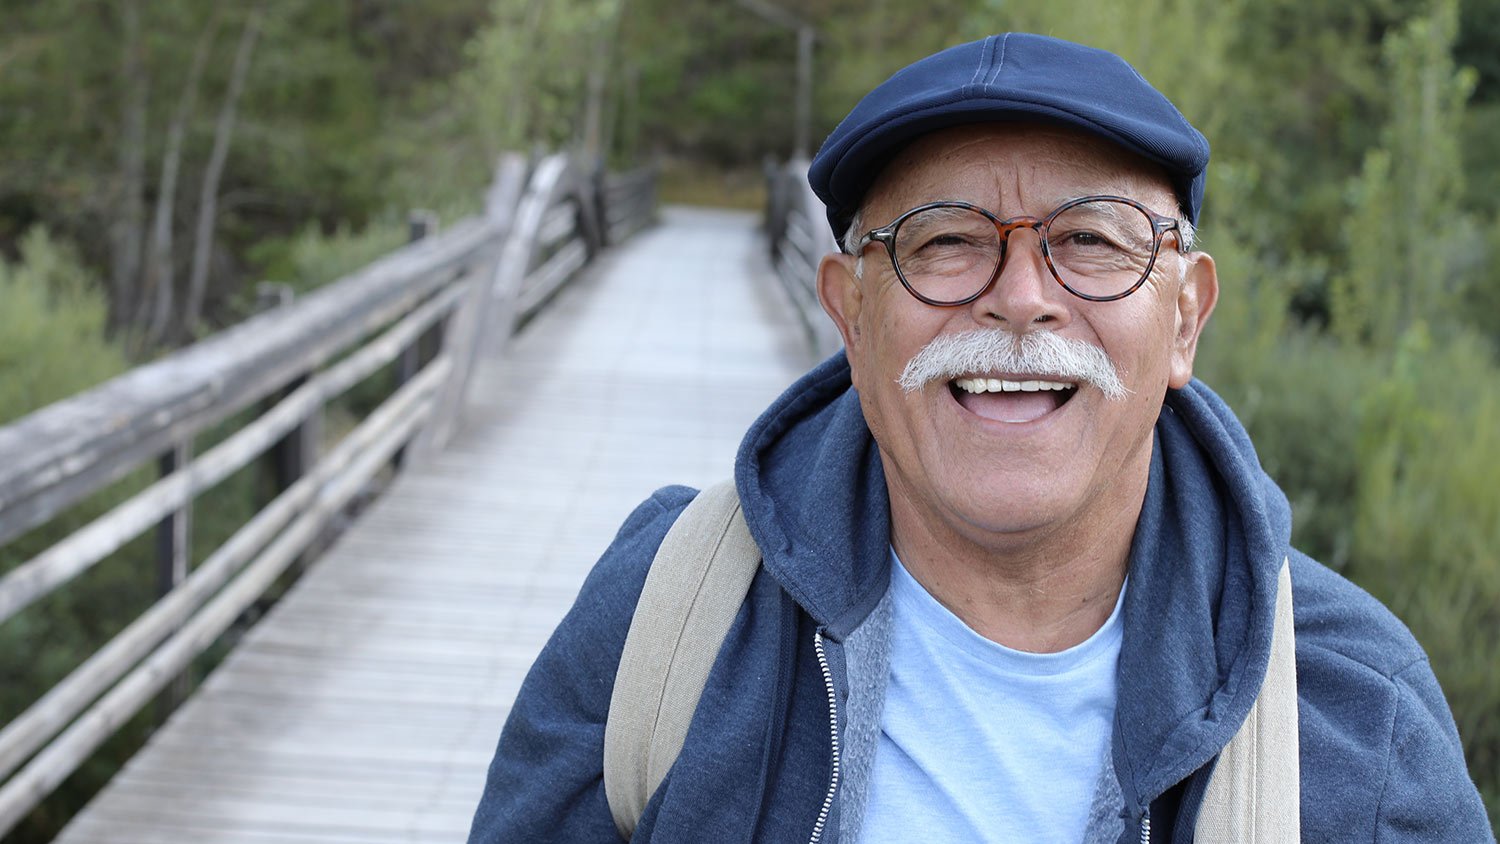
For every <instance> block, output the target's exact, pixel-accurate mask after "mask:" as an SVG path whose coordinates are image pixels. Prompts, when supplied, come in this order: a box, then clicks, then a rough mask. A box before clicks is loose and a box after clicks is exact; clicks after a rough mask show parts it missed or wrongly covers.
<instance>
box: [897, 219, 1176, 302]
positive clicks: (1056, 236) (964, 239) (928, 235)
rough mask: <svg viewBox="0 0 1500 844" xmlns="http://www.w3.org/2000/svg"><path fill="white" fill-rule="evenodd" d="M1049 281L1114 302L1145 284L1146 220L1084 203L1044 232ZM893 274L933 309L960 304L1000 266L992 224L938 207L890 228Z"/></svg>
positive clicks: (1149, 236)
mask: <svg viewBox="0 0 1500 844" xmlns="http://www.w3.org/2000/svg"><path fill="white" fill-rule="evenodd" d="M1045 236H1046V240H1047V244H1046V249H1047V255H1048V257H1049V258H1050V259H1051V260H1050V262H1049V263H1050V266H1051V269H1052V272H1053V275H1055V276H1056V277H1057V280H1058V281H1061V282H1062V283H1063V286H1064V287H1066V288H1068V289H1069V290H1071V291H1073V292H1074V293H1078V294H1081V295H1084V296H1090V297H1109V296H1116V295H1119V294H1121V293H1124V292H1125V291H1127V290H1129V289H1131V288H1132V287H1134V286H1135V285H1136V283H1137V282H1139V281H1140V280H1141V279H1142V278H1144V277H1145V275H1146V272H1147V271H1148V270H1149V268H1150V266H1151V259H1152V253H1153V251H1154V248H1155V243H1156V237H1155V230H1154V227H1153V225H1152V222H1151V218H1150V217H1148V216H1146V214H1145V213H1144V212H1143V211H1141V210H1140V209H1138V208H1136V207H1135V206H1133V205H1130V204H1128V203H1125V202H1118V201H1114V200H1107V199H1097V200H1090V201H1088V202H1083V203H1080V204H1078V205H1074V206H1071V207H1069V208H1068V209H1066V210H1064V211H1062V212H1061V213H1059V214H1058V215H1057V216H1056V217H1053V218H1052V221H1051V223H1050V224H1048V225H1047V226H1046V230H1045ZM892 245H893V246H894V252H895V258H896V269H897V270H898V271H899V272H900V273H901V275H902V277H903V278H904V279H905V280H906V283H907V284H908V285H910V286H911V287H912V289H913V290H915V291H916V292H917V293H919V294H921V295H922V296H923V297H925V298H927V299H930V300H932V301H933V302H938V303H944V302H961V301H963V300H965V299H968V298H969V297H971V296H973V295H975V294H977V293H978V292H979V291H981V290H983V289H984V287H985V285H987V284H989V282H990V279H991V278H992V277H993V276H994V275H995V272H996V270H997V269H999V266H1000V262H1001V260H1002V255H1001V251H1000V249H1001V243H1000V234H999V231H998V230H997V228H996V226H995V224H994V222H992V221H991V220H990V218H988V217H986V216H985V215H984V214H982V213H980V212H979V211H976V210H974V209H972V208H962V207H953V206H940V207H936V208H928V209H924V210H922V211H918V212H917V213H915V214H913V215H911V216H910V217H907V218H906V219H905V220H903V221H902V222H901V224H900V225H899V226H898V227H897V228H896V232H895V240H894V243H893V244H892Z"/></svg>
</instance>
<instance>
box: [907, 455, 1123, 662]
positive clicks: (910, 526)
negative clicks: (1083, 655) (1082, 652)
mask: <svg viewBox="0 0 1500 844" xmlns="http://www.w3.org/2000/svg"><path fill="white" fill-rule="evenodd" d="M893 492H894V490H893ZM1144 499H1145V482H1144V479H1142V482H1141V484H1140V488H1139V490H1132V494H1131V495H1130V497H1129V500H1128V501H1127V502H1121V503H1123V504H1124V505H1125V506H1118V507H1114V508H1111V509H1112V514H1113V515H1112V517H1108V518H1106V519H1104V520H1103V521H1101V520H1098V519H1094V518H1082V519H1070V520H1068V522H1069V526H1076V525H1079V524H1084V525H1090V526H1091V529H1087V530H1072V529H1067V527H1063V528H1053V529H1045V528H1043V529H1036V530H1031V531H1025V532H1022V533H1019V534H1007V535H1003V536H999V537H996V536H983V537H976V536H972V535H964V534H963V533H960V532H956V531H950V530H944V529H942V528H939V529H934V526H935V525H942V522H940V521H939V520H935V519H932V518H927V517H924V515H923V514H920V513H919V512H917V509H916V508H915V507H913V506H911V503H910V500H909V499H906V498H904V497H902V496H898V495H894V494H893V495H892V497H891V544H892V545H893V547H894V548H895V549H896V554H897V555H898V556H900V558H901V562H902V564H903V565H905V566H906V569H907V571H909V572H910V573H911V575H912V577H913V578H915V579H916V580H917V582H918V583H921V584H922V586H923V587H924V588H925V589H926V590H927V591H928V592H929V593H931V594H932V596H933V597H934V598H936V599H937V600H938V602H939V603H941V604H942V605H943V606H945V607H947V608H948V610H949V611H950V612H952V613H953V614H954V615H956V616H958V617H959V618H960V619H962V620H963V622H964V623H965V624H967V625H968V626H969V627H970V628H972V629H973V630H974V631H975V632H977V633H979V634H980V635H981V636H984V637H985V638H987V639H990V640H991V641H994V642H999V643H1000V644H1002V645H1005V646H1006V647H1009V648H1014V649H1016V650H1021V651H1029V652H1032V653H1053V652H1056V651H1061V650H1066V649H1067V648H1071V647H1073V646H1074V645H1077V644H1079V643H1080V642H1083V641H1084V640H1086V639H1088V638H1089V637H1090V636H1092V635H1093V634H1094V633H1095V632H1097V631H1098V630H1099V628H1100V627H1102V626H1103V625H1104V622H1105V621H1107V620H1108V619H1109V616H1110V613H1111V612H1113V610H1114V607H1115V603H1116V601H1117V600H1118V599H1119V596H1120V590H1121V589H1122V588H1123V587H1124V584H1125V574H1126V570H1127V568H1128V565H1129V559H1130V544H1131V540H1132V538H1133V537H1134V535H1135V523H1136V520H1137V518H1138V517H1139V515H1140V508H1141V503H1142V502H1143V501H1144Z"/></svg>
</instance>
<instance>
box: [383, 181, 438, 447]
mask: <svg viewBox="0 0 1500 844" xmlns="http://www.w3.org/2000/svg"><path fill="white" fill-rule="evenodd" d="M437 229H438V217H437V214H436V213H434V212H432V211H428V210H425V209H417V210H414V211H412V212H411V214H409V215H408V216H407V218H406V232H407V234H406V242H407V243H408V244H410V243H416V242H417V241H419V240H424V239H426V238H428V237H431V236H432V235H434V234H436V233H437ZM443 324H444V321H443V320H439V321H437V322H435V323H433V325H432V327H431V328H429V329H427V330H426V331H424V332H422V335H421V336H420V337H418V338H417V339H416V341H414V342H413V343H412V344H411V345H410V346H407V347H406V349H405V350H404V351H402V352H401V357H400V358H399V359H398V360H397V362H396V384H395V386H394V387H393V388H392V389H393V390H399V389H401V386H402V385H403V384H405V383H406V382H408V381H410V380H411V379H413V378H415V377H417V373H418V372H421V371H422V367H424V366H426V365H427V364H428V363H430V362H431V361H432V359H433V358H435V357H437V350H438V349H440V348H441V347H442V342H443ZM406 449H407V446H404V445H403V446H401V447H400V448H399V449H396V454H395V456H394V457H392V458H391V465H392V466H394V467H395V468H396V469H398V470H399V469H400V468H401V467H402V466H403V465H405V463H406V457H407V454H406Z"/></svg>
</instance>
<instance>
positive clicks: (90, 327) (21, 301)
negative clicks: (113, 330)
mask: <svg viewBox="0 0 1500 844" xmlns="http://www.w3.org/2000/svg"><path fill="white" fill-rule="evenodd" d="M105 309H106V305H105V301H104V297H103V295H102V294H101V293H100V292H99V291H98V290H97V289H96V288H95V287H94V286H93V285H92V284H91V283H90V281H89V277H88V272H87V271H86V270H85V269H84V268H83V264H82V262H81V261H80V260H79V258H78V255H77V253H76V252H75V251H74V250H73V249H71V248H69V247H68V245H67V244H64V243H60V242H58V241H56V240H53V239H52V237H51V236H50V235H49V234H48V233H47V231H46V230H45V229H42V228H34V229H31V230H30V231H29V232H27V233H26V234H25V235H23V236H22V238H21V243H20V260H19V261H17V262H15V263H9V262H6V261H4V260H0V424H5V423H7V422H10V421H13V420H15V419H18V418H20V417H21V416H24V415H26V414H27V413H30V412H31V411H33V410H36V409H38V408H41V407H45V406H46V405H48V404H51V403H52V402H55V401H57V400H59V399H63V398H66V397H67V396H70V395H72V394H74V393H77V392H79V391H81V390H84V389H86V388H88V387H92V386H94V385H95V384H98V383H100V382H102V381H105V380H107V379H109V378H111V377H113V376H114V375H117V374H119V373H121V372H124V371H125V369H126V368H127V367H128V363H127V362H126V359H125V355H124V353H123V351H122V350H121V349H119V348H118V347H116V346H115V345H114V344H111V343H109V342H108V341H106V340H105V339H104V336H105Z"/></svg>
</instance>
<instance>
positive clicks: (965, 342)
mask: <svg viewBox="0 0 1500 844" xmlns="http://www.w3.org/2000/svg"><path fill="white" fill-rule="evenodd" d="M984 372H1004V373H1007V374H1013V375H1036V376H1039V377H1051V378H1056V377H1058V376H1061V377H1064V378H1069V379H1073V380H1077V381H1084V382H1087V383H1090V384H1093V385H1094V386H1095V387H1098V388H1099V390H1100V392H1102V393H1104V395H1105V397H1106V398H1109V399H1114V400H1119V399H1123V398H1125V396H1126V394H1128V393H1129V392H1130V391H1129V390H1127V389H1126V388H1125V383H1124V382H1123V381H1121V380H1120V374H1119V372H1118V371H1117V370H1116V369H1115V365H1114V362H1113V361H1111V360H1110V359H1109V355H1107V354H1105V353H1104V350H1103V349H1101V348H1099V347H1098V346H1095V345H1093V344H1091V343H1086V342H1084V341H1082V340H1073V339H1070V338H1067V337H1060V336H1058V334H1057V333H1056V332H1053V331H1028V332H1027V333H1025V334H1022V335H1019V336H1018V335H1016V334H1013V333H1011V332H1010V331H1007V330H1006V329H1003V328H976V329H973V330H971V331H961V332H959V333H957V334H944V335H942V336H940V337H935V338H933V340H932V341H931V342H929V343H928V344H927V345H925V346H923V347H922V349H921V351H919V352H917V353H916V354H915V355H913V356H912V359H911V360H910V361H908V362H907V364H906V368H905V369H904V370H902V371H901V377H900V378H899V379H897V383H898V384H900V385H901V389H903V390H905V391H906V392H908V393H911V392H915V391H917V390H920V389H922V388H923V387H925V386H926V385H927V384H929V383H931V382H933V381H938V380H942V381H948V380H951V379H953V378H957V377H958V376H960V375H972V374H977V373H984Z"/></svg>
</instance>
